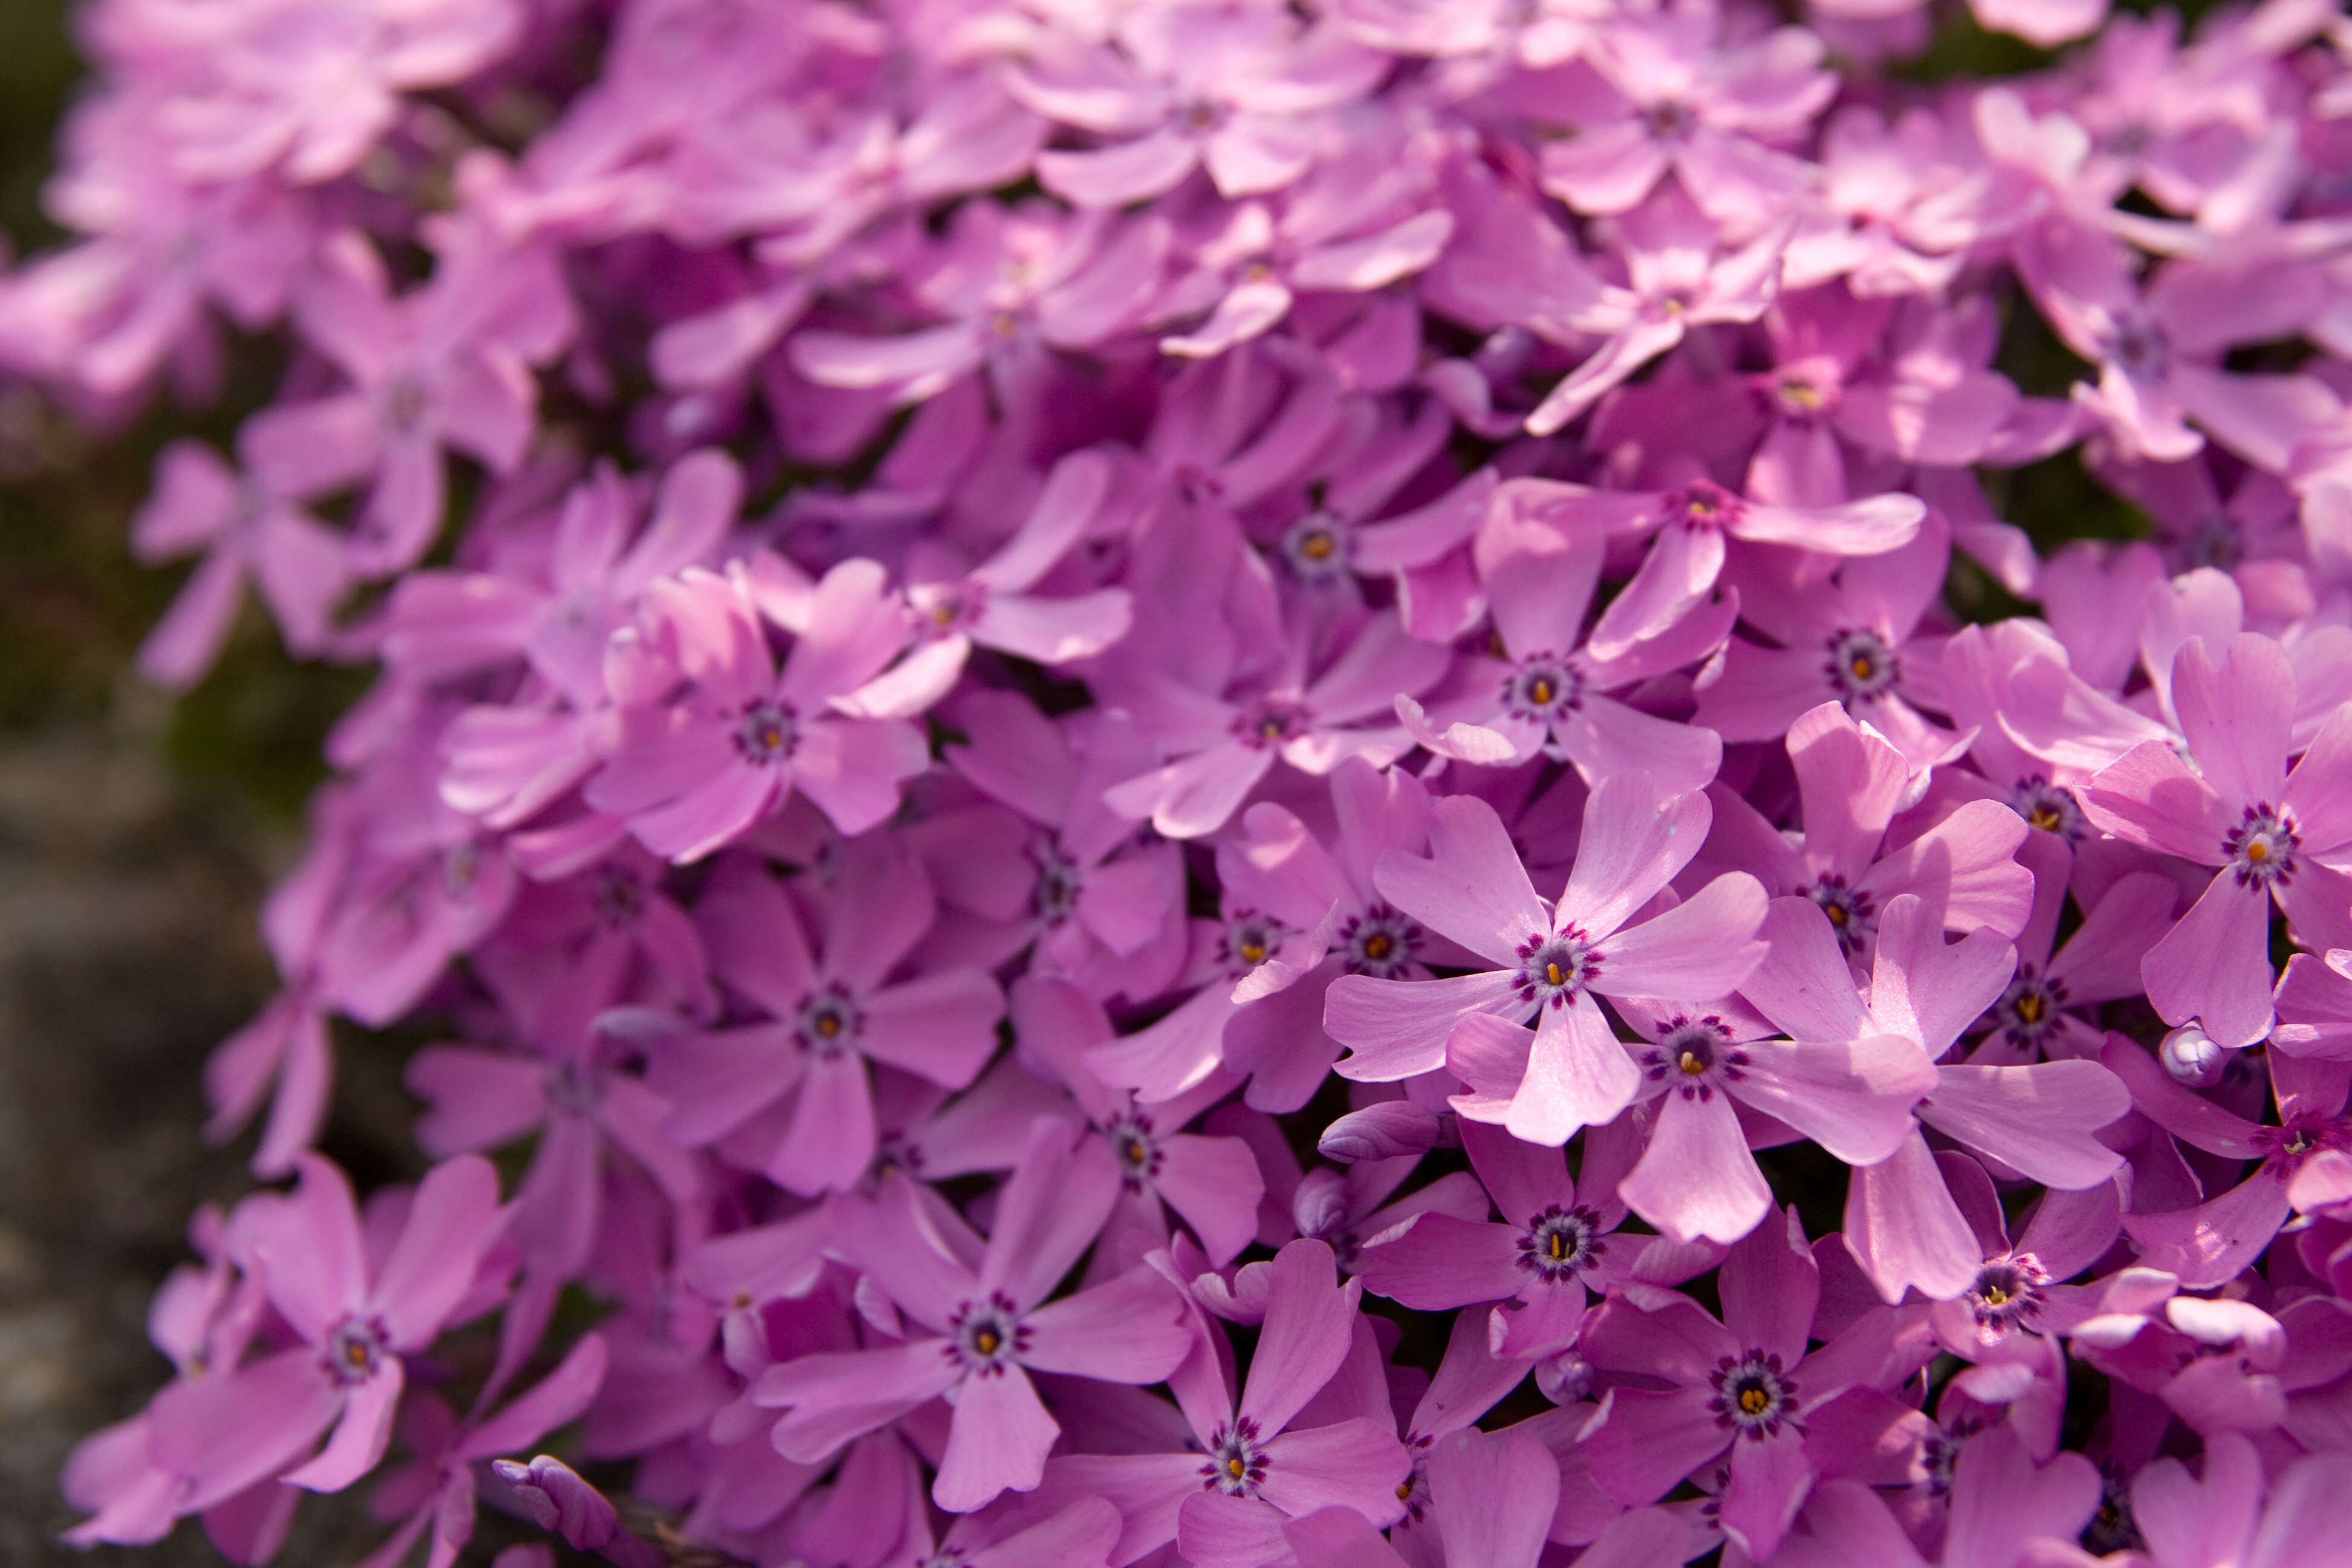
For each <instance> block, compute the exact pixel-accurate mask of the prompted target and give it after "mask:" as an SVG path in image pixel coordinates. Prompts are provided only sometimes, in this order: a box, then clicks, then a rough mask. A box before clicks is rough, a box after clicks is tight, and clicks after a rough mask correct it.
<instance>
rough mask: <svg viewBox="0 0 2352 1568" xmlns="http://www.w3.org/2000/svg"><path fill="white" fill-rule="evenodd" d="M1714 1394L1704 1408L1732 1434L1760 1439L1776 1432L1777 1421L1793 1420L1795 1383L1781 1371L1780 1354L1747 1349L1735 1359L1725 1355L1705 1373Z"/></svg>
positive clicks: (1758, 1440) (1760, 1440) (1795, 1402)
mask: <svg viewBox="0 0 2352 1568" xmlns="http://www.w3.org/2000/svg"><path fill="white" fill-rule="evenodd" d="M1707 1382H1708V1384H1710V1385H1711V1386H1712V1387H1713V1388H1714V1390H1715V1394H1714V1396H1713V1397H1712V1398H1710V1399H1709V1400H1708V1401H1707V1405H1706V1407H1707V1409H1708V1410H1710V1411H1712V1412H1713V1413H1714V1415H1715V1419H1716V1422H1717V1425H1718V1426H1722V1427H1724V1428H1725V1429H1726V1430H1727V1431H1728V1432H1730V1433H1731V1434H1732V1435H1733V1436H1738V1437H1748V1438H1751V1439H1753V1440H1755V1441H1757V1442H1759V1443H1760V1442H1762V1441H1763V1440H1764V1439H1765V1438H1767V1437H1777V1436H1780V1424H1781V1423H1782V1422H1784V1421H1787V1422H1790V1423H1791V1424H1792V1425H1793V1424H1794V1421H1795V1418H1796V1414H1797V1383H1796V1380H1795V1379H1794V1378H1792V1377H1790V1376H1789V1375H1788V1373H1785V1372H1783V1371H1782V1370H1781V1367H1780V1357H1779V1356H1777V1355H1774V1354H1772V1353H1770V1352H1767V1351H1749V1352H1748V1353H1747V1354H1746V1355H1744V1356H1740V1357H1738V1358H1737V1359H1733V1358H1731V1357H1726V1358H1725V1359H1724V1360H1723V1361H1722V1362H1720V1363H1717V1366H1716V1369H1715V1371H1714V1372H1712V1373H1708V1374H1707Z"/></svg>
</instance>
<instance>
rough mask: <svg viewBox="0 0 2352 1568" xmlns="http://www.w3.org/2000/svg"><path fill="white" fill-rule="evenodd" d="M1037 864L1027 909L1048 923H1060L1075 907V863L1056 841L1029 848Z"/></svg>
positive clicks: (1078, 878) (1076, 877)
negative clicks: (1034, 885)
mask: <svg viewBox="0 0 2352 1568" xmlns="http://www.w3.org/2000/svg"><path fill="white" fill-rule="evenodd" d="M1029 858H1031V859H1033V860H1034V861H1035V862H1036V863H1037V885H1036V887H1034V889H1031V890H1030V893H1029V909H1030V911H1031V912H1032V913H1034V915H1035V916H1036V917H1037V918H1038V919H1039V920H1040V921H1044V922H1045V924H1047V925H1049V926H1057V925H1060V924H1061V923H1062V922H1063V921H1066V920H1067V919H1069V918H1070V915H1071V913H1072V912H1073V911H1074V910H1076V909H1077V907H1078V889H1079V885H1080V881H1081V874H1080V872H1079V870H1078V865H1077V862H1076V861H1075V860H1072V859H1071V858H1069V857H1068V856H1066V855H1065V854H1063V853H1062V850H1061V847H1060V846H1059V845H1057V844H1041V845H1038V846H1037V847H1034V848H1033V849H1031V850H1030V851H1029Z"/></svg>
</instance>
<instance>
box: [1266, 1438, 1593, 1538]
mask: <svg viewBox="0 0 2352 1568" xmlns="http://www.w3.org/2000/svg"><path fill="white" fill-rule="evenodd" d="M1428 1471H1429V1479H1428V1492H1429V1508H1430V1510H1431V1511H1432V1512H1433V1514H1434V1516H1435V1519H1436V1525H1435V1530H1436V1535H1437V1542H1436V1545H1437V1561H1438V1562H1439V1563H1443V1564H1444V1565H1445V1568H1470V1565H1471V1564H1474V1563H1475V1564H1478V1565H1479V1568H1536V1561H1537V1559H1538V1557H1540V1556H1541V1555H1542V1554H1543V1550H1544V1545H1545V1536H1546V1533H1547V1530H1548V1527H1549V1525H1550V1523H1551V1514H1552V1507H1553V1504H1554V1501H1555V1500H1556V1499H1557V1498H1558V1496H1559V1487H1560V1478H1559V1466H1557V1465H1555V1464H1554V1463H1553V1462H1552V1458H1551V1456H1550V1454H1549V1453H1547V1452H1546V1451H1545V1449H1544V1446H1543V1444H1542V1443H1540V1442H1538V1440H1537V1439H1536V1438H1535V1436H1533V1435H1531V1434H1529V1433H1527V1432H1523V1431H1517V1430H1508V1429H1507V1430H1505V1431H1501V1432H1493V1433H1488V1432H1481V1431H1478V1430H1476V1429H1475V1427H1474V1428H1472V1429H1470V1430H1467V1431H1461V1432H1454V1433H1450V1434H1448V1435H1447V1436H1445V1437H1444V1438H1442V1439H1441V1440H1439V1441H1438V1442H1437V1443H1436V1445H1435V1446H1434V1447H1433V1448H1432V1450H1431V1452H1430V1456H1429V1459H1428ZM1399 1528H1400V1529H1402V1526H1400V1527H1399ZM1282 1534H1283V1539H1284V1540H1285V1541H1286V1542H1289V1544H1290V1549H1291V1550H1292V1551H1293V1552H1296V1553H1297V1558H1298V1563H1299V1565H1300V1568H1404V1563H1405V1559H1404V1558H1403V1557H1402V1556H1400V1555H1399V1554H1398V1552H1397V1550H1396V1548H1395V1547H1393V1546H1391V1544H1390V1543H1389V1542H1385V1541H1382V1540H1381V1537H1380V1535H1379V1533H1378V1532H1377V1531H1374V1530H1373V1528H1372V1526H1371V1525H1370V1522H1368V1521H1366V1520H1365V1518H1364V1516H1363V1515H1362V1514H1360V1513H1358V1512H1356V1511H1355V1510H1352V1509H1347V1508H1326V1509H1318V1510H1316V1511H1315V1512H1313V1513H1311V1514H1308V1515H1307V1517H1306V1518H1304V1519H1299V1520H1294V1521H1291V1522H1290V1523H1288V1524H1286V1525H1284V1526H1283V1529H1282Z"/></svg>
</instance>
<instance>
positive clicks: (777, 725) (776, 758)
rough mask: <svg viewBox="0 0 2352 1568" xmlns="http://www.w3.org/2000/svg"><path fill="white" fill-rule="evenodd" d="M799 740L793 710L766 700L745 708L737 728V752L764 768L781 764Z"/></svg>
mask: <svg viewBox="0 0 2352 1568" xmlns="http://www.w3.org/2000/svg"><path fill="white" fill-rule="evenodd" d="M799 738H800V737H799V731H798V730H797V728H796V727H795V726H794V724H793V710H791V709H789V708H787V707H785V706H784V705H783V704H782V703H781V702H770V701H768V700H765V699H762V700H760V701H757V702H754V703H751V705H750V706H749V707H747V708H745V709H744V710H743V719H742V722H740V723H739V724H738V725H736V726H735V749H736V750H737V751H739V752H742V753H743V758H744V760H745V761H746V762H751V763H760V764H761V765H765V764H768V763H780V762H782V761H783V760H784V759H785V758H786V757H788V756H790V755H792V752H793V744H794V743H795V742H797V741H798V740H799Z"/></svg>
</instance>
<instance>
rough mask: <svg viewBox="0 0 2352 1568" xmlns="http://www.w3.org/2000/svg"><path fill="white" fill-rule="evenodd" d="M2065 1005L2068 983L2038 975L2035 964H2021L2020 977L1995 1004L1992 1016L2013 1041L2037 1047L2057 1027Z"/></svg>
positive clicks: (2018, 973) (2018, 974) (2012, 982)
mask: <svg viewBox="0 0 2352 1568" xmlns="http://www.w3.org/2000/svg"><path fill="white" fill-rule="evenodd" d="M2065 1005H2066V983H2065V982H2064V981H2063V980H2052V979H2049V978H2047V977H2045V976H2043V975H2042V974H2039V973H2036V972H2035V971H2034V968H2033V966H2032V964H2030V963H2029V964H2022V965H2020V966H2019V968H2018V972H2017V978H2016V979H2015V980H2012V981H2011V982H2010V984H2009V989H2008V990H2006V991H2004V992H2002V993H2001V994H2000V1001H1998V1002H1996V1003H1994V1004H1993V1005H1992V1016H1993V1017H1994V1019H1995V1020H1996V1021H1997V1022H1998V1023H1999V1024H2000V1026H2001V1028H2002V1030H2003V1031H2004V1032H2006V1033H2007V1034H2008V1035H2009V1036H2010V1037H2011V1038H2012V1039H2014V1040H2017V1041H2018V1042H2020V1043H2021V1044H2023V1045H2029V1046H2030V1045H2038V1044H2040V1043H2041V1040H2042V1037H2043V1036H2044V1035H2047V1034H2049V1033H2050V1032H2051V1031H2052V1030H2053V1029H2055V1028H2056V1027H2057V1026H2058V1015H2059V1012H2060V1010H2061V1009H2062V1008H2063V1007H2064V1006H2065Z"/></svg>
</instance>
